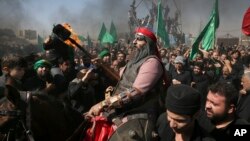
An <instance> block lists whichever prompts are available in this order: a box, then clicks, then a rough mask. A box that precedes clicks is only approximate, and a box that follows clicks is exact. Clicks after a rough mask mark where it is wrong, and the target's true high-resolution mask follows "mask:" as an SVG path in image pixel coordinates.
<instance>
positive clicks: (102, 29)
mask: <svg viewBox="0 0 250 141" xmlns="http://www.w3.org/2000/svg"><path fill="white" fill-rule="evenodd" d="M105 33H106V26H105V24H104V23H102V28H101V31H100V33H99V35H98V40H99V41H101V40H102V38H103V36H104V34H105Z"/></svg>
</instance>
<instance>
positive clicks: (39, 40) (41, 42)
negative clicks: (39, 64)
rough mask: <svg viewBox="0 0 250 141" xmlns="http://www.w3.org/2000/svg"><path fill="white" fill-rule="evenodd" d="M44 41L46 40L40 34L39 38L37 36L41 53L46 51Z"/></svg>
mask: <svg viewBox="0 0 250 141" xmlns="http://www.w3.org/2000/svg"><path fill="white" fill-rule="evenodd" d="M43 41H44V39H43V38H42V37H41V36H40V35H39V34H38V36H37V45H38V48H39V49H40V51H44V49H43Z"/></svg>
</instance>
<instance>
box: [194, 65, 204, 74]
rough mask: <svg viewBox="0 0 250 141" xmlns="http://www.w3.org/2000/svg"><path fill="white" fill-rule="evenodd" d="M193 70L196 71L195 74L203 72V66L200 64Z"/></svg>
mask: <svg viewBox="0 0 250 141" xmlns="http://www.w3.org/2000/svg"><path fill="white" fill-rule="evenodd" d="M193 72H194V74H201V73H202V71H201V68H200V67H199V66H194V68H193Z"/></svg>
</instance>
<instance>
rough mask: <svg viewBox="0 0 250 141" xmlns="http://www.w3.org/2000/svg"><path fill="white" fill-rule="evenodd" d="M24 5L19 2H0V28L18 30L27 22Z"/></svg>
mask: <svg viewBox="0 0 250 141" xmlns="http://www.w3.org/2000/svg"><path fill="white" fill-rule="evenodd" d="M25 19H26V17H25V14H24V11H23V5H22V3H21V1H19V0H0V21H1V22H0V27H1V28H11V29H14V30H16V29H18V28H19V27H20V25H21V23H22V21H23V20H25Z"/></svg>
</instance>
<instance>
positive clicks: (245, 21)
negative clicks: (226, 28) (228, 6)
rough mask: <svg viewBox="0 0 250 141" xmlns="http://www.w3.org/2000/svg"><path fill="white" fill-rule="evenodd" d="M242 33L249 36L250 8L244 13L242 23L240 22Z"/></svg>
mask: <svg viewBox="0 0 250 141" xmlns="http://www.w3.org/2000/svg"><path fill="white" fill-rule="evenodd" d="M242 32H243V33H244V34H245V35H247V36H250V7H249V8H248V10H247V11H246V13H245V15H244V18H243V22H242Z"/></svg>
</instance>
